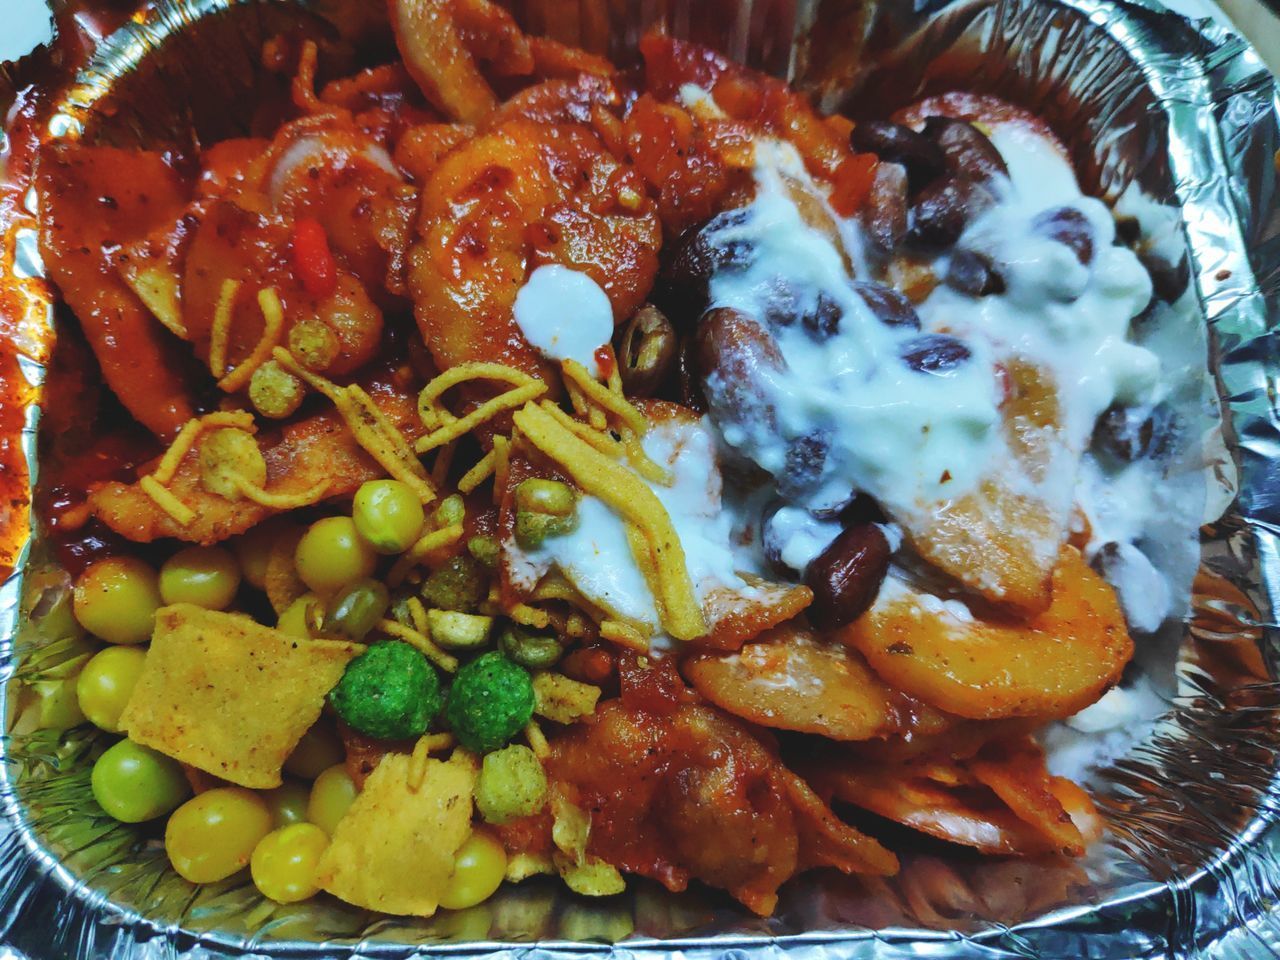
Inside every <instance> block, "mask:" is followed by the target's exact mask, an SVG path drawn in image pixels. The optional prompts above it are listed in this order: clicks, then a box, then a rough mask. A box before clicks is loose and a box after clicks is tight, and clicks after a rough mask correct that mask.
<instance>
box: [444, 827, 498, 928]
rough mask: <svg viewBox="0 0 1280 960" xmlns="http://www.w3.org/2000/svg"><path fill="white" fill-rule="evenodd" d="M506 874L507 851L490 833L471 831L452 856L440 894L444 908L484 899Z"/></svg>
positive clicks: (470, 904) (461, 907)
mask: <svg viewBox="0 0 1280 960" xmlns="http://www.w3.org/2000/svg"><path fill="white" fill-rule="evenodd" d="M506 874H507V851H506V850H505V849H504V848H503V846H502V844H501V843H500V842H498V840H497V838H496V837H494V836H493V834H491V833H489V832H488V831H485V830H474V831H472V833H471V836H469V837H467V839H466V840H465V841H464V842H463V844H462V846H461V847H459V848H458V852H457V853H456V854H454V857H453V876H451V877H450V878H449V885H448V886H447V887H445V891H444V893H443V894H441V896H440V906H442V907H444V908H445V909H446V910H465V909H466V908H467V907H474V906H475V905H476V904H478V903H483V902H484V901H485V900H488V899H489V898H490V897H491V896H493V894H494V893H495V892H496V891H497V889H498V887H500V886H502V880H503V878H504V877H505V876H506Z"/></svg>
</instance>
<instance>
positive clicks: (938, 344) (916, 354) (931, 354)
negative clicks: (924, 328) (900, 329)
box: [901, 333, 972, 376]
mask: <svg viewBox="0 0 1280 960" xmlns="http://www.w3.org/2000/svg"><path fill="white" fill-rule="evenodd" d="M901 356H902V360H903V362H904V363H905V364H906V365H907V366H909V367H910V368H911V369H912V370H918V371H919V372H920V373H932V374H935V375H943V376H945V375H946V374H948V373H950V372H951V371H952V370H954V369H955V368H956V367H958V366H960V365H961V364H962V363H964V362H965V361H966V360H968V359H969V357H971V356H972V353H971V352H970V350H969V348H968V347H967V346H965V344H964V343H963V342H962V341H960V340H957V339H956V338H955V337H949V336H947V335H946V334H945V333H926V334H925V335H924V336H920V337H914V338H913V339H911V340H908V341H907V342H906V343H905V344H903V346H902V354H901Z"/></svg>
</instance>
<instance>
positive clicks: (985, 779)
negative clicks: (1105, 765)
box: [967, 741, 1096, 857]
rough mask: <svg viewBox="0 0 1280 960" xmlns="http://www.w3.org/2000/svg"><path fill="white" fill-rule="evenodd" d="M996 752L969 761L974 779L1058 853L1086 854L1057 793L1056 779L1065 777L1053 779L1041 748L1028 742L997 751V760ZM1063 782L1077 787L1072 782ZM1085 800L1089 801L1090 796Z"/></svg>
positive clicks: (1079, 834) (1078, 832) (988, 752)
mask: <svg viewBox="0 0 1280 960" xmlns="http://www.w3.org/2000/svg"><path fill="white" fill-rule="evenodd" d="M992 752H993V751H990V750H988V751H984V753H983V754H981V755H979V756H977V757H975V758H974V759H973V760H970V761H969V762H968V764H967V767H968V769H969V772H970V773H972V774H973V776H974V778H975V779H976V780H977V781H978V782H980V783H982V784H983V785H985V786H986V787H988V788H989V789H990V790H991V792H992V793H994V794H995V795H996V796H997V797H999V798H1000V799H1001V801H1003V802H1004V804H1005V806H1007V807H1008V808H1009V809H1010V810H1011V811H1012V812H1013V814H1014V816H1016V817H1018V818H1019V819H1021V820H1022V821H1023V822H1024V823H1026V824H1027V825H1028V826H1030V827H1032V828H1033V829H1035V830H1037V831H1038V832H1039V833H1040V834H1041V835H1042V836H1043V837H1044V838H1045V840H1046V842H1048V843H1049V844H1051V845H1052V848H1053V849H1054V850H1057V851H1060V852H1061V853H1065V854H1066V855H1067V856H1071V857H1078V856H1080V855H1081V854H1083V853H1084V848H1085V839H1084V836H1083V835H1082V831H1081V829H1080V827H1078V826H1077V825H1076V822H1075V820H1074V818H1073V817H1072V815H1071V813H1070V812H1069V811H1068V810H1067V809H1066V807H1065V806H1064V805H1063V803H1062V801H1061V800H1060V799H1059V797H1058V791H1057V790H1055V780H1058V779H1061V778H1055V777H1051V776H1049V772H1048V771H1047V770H1046V769H1045V766H1044V755H1043V754H1042V753H1041V752H1040V749H1039V748H1038V747H1036V746H1035V744H1034V743H1031V742H1030V741H1024V742H1023V743H1020V744H1016V745H1013V746H1011V747H1009V748H1008V749H1006V750H1003V751H995V752H996V753H1003V756H999V757H993V756H991V754H992ZM1063 782H1064V783H1067V784H1070V785H1071V786H1073V787H1074V786H1075V785H1074V784H1071V781H1069V780H1064V781H1063ZM1060 789H1061V788H1059V790H1060ZM1085 799H1086V802H1087V801H1088V797H1087V795H1086V797H1085ZM1095 816H1096V814H1095Z"/></svg>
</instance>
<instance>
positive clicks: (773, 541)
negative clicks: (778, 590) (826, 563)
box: [760, 500, 800, 578]
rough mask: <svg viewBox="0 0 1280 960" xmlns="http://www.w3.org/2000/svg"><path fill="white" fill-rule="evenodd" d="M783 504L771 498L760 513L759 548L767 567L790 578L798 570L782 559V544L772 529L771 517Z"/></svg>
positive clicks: (781, 575)
mask: <svg viewBox="0 0 1280 960" xmlns="http://www.w3.org/2000/svg"><path fill="white" fill-rule="evenodd" d="M783 506H785V504H783V502H782V501H781V500H772V501H770V502H769V503H768V504H767V505H766V506H765V508H764V511H763V512H762V513H761V514H760V549H761V551H762V552H763V553H764V559H765V561H766V562H767V563H768V564H769V568H770V569H771V570H772V571H773V572H774V573H775V574H777V575H778V576H780V577H786V578H790V577H793V576H795V575H796V574H797V573H799V572H800V571H799V570H796V569H794V568H793V567H791V566H789V565H788V564H787V563H786V562H785V561H783V559H782V547H783V544H782V541H781V540H780V539H779V538H778V534H777V533H776V532H775V531H774V529H773V518H774V516H775V515H776V514H777V512H778V511H779V510H781V509H782V507H783Z"/></svg>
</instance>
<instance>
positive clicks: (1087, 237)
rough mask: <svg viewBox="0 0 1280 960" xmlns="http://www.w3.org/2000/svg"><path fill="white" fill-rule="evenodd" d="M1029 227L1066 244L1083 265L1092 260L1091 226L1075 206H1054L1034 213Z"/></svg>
mask: <svg viewBox="0 0 1280 960" xmlns="http://www.w3.org/2000/svg"><path fill="white" fill-rule="evenodd" d="M1031 229H1032V230H1035V231H1036V232H1037V233H1040V234H1042V235H1044V236H1046V237H1048V238H1049V239H1050V240H1056V241H1058V243H1063V244H1066V245H1067V246H1068V247H1070V248H1071V252H1072V253H1074V254H1075V255H1076V259H1077V260H1079V261H1080V262H1081V263H1082V264H1084V266H1086V267H1087V266H1088V265H1089V264H1090V263H1092V262H1093V226H1092V224H1090V223H1089V219H1088V218H1087V217H1086V216H1085V215H1084V214H1083V213H1081V212H1080V211H1079V210H1077V209H1076V208H1075V207H1055V208H1054V209H1053V210H1045V211H1044V212H1043V213H1039V214H1036V217H1035V219H1034V220H1032V221H1031Z"/></svg>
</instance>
